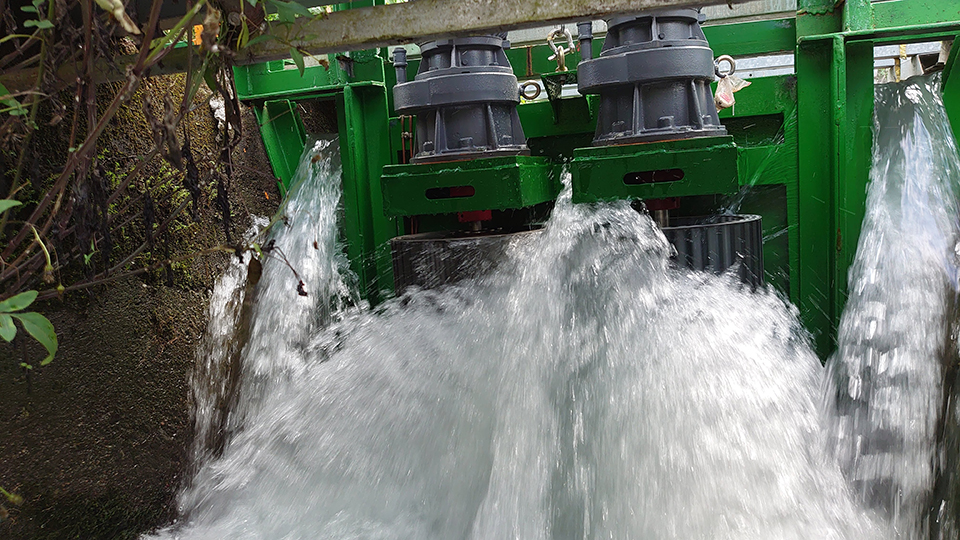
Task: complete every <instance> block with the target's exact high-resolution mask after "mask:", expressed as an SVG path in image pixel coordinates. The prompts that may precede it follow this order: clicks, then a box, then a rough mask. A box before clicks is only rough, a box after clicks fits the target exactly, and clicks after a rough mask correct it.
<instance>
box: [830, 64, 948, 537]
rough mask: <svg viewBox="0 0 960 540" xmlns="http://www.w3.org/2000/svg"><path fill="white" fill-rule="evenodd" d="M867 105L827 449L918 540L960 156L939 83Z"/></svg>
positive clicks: (944, 338) (933, 451) (869, 498)
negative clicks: (860, 206)
mask: <svg viewBox="0 0 960 540" xmlns="http://www.w3.org/2000/svg"><path fill="white" fill-rule="evenodd" d="M876 101H877V104H878V106H877V114H876V115H875V120H876V126H875V129H874V132H875V138H876V140H875V144H874V156H873V167H872V173H871V176H870V187H869V190H868V195H867V211H866V216H865V218H864V222H863V231H862V233H861V236H860V243H859V246H858V249H857V256H856V259H855V260H854V264H853V267H852V268H851V271H850V281H849V287H848V289H849V298H848V300H847V306H846V308H845V310H844V313H843V318H842V319H841V322H840V329H839V338H838V341H839V348H838V351H837V353H836V355H834V357H833V358H832V359H831V360H830V365H831V371H832V372H833V375H834V376H833V377H832V378H831V383H833V384H835V387H834V388H830V395H829V396H828V399H829V401H830V405H831V407H832V409H833V412H834V414H835V415H836V416H837V422H836V425H835V426H833V430H832V431H833V433H832V439H833V441H832V442H833V444H835V448H836V453H837V455H838V457H839V458H840V461H841V463H842V464H843V467H844V471H845V473H846V474H847V476H848V477H849V479H850V480H851V482H852V484H853V486H854V488H855V490H856V491H857V496H858V498H859V499H860V500H861V501H863V502H864V503H865V504H867V505H868V506H871V507H874V508H877V509H879V510H881V511H882V512H883V513H884V514H885V515H886V517H887V519H888V520H889V521H890V522H891V523H892V524H893V525H894V526H895V527H896V528H897V529H898V530H899V531H901V533H902V534H903V535H904V537H916V538H922V537H925V535H926V532H927V531H926V529H927V525H926V524H925V521H926V519H927V515H928V514H929V513H930V510H931V507H932V506H935V505H936V504H937V503H936V502H935V501H934V500H933V499H932V494H933V493H932V491H933V487H934V479H935V472H936V465H937V463H936V458H937V430H938V422H939V421H940V420H941V418H940V416H941V404H942V403H943V378H944V372H945V368H946V365H945V364H946V361H947V359H948V358H953V357H954V356H955V354H954V353H953V352H949V351H948V349H950V348H953V349H954V350H955V348H956V344H955V343H954V344H952V345H951V344H950V343H951V340H950V339H948V337H949V336H948V331H949V325H950V322H951V319H950V317H951V315H952V313H951V312H952V310H953V304H954V302H955V298H956V280H957V259H956V246H957V240H958V236H960V226H958V223H957V194H956V189H957V186H958V184H960V170H958V158H960V156H958V153H957V147H956V142H955V141H954V139H953V136H952V132H951V129H950V123H949V121H948V120H947V116H946V113H945V111H944V108H943V104H942V102H941V99H940V88H939V78H932V79H924V78H918V79H911V80H910V81H908V82H906V83H903V84H896V85H885V86H880V87H877V100H876ZM953 466H956V464H954V465H953Z"/></svg>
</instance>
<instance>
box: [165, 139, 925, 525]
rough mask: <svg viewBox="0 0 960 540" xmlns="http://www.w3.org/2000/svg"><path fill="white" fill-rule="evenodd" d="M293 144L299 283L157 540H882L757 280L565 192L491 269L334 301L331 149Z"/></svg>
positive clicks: (270, 281)
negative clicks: (316, 156) (537, 230)
mask: <svg viewBox="0 0 960 540" xmlns="http://www.w3.org/2000/svg"><path fill="white" fill-rule="evenodd" d="M313 151H314V150H313V149H311V150H308V152H307V153H305V159H304V165H303V166H302V168H301V176H302V177H303V178H306V179H308V180H307V181H306V182H305V183H304V185H303V186H301V187H300V188H299V190H298V191H295V192H294V193H295V194H294V195H293V199H292V202H291V203H290V204H291V206H290V207H289V208H290V210H288V211H287V215H288V218H289V220H290V224H289V226H288V228H287V229H285V230H284V231H282V232H279V231H278V233H277V234H278V236H277V244H278V245H279V246H281V247H282V249H283V251H284V253H286V255H287V259H288V261H289V262H290V264H291V265H292V266H293V268H295V269H297V271H298V272H300V273H301V274H302V275H306V274H307V273H308V272H315V273H312V274H310V275H309V276H308V277H309V279H307V278H304V282H305V284H306V288H307V290H308V293H309V294H310V296H308V297H306V298H303V297H300V296H297V293H296V290H295V288H296V280H295V279H294V278H293V277H292V273H291V271H290V270H289V268H287V267H286V265H284V264H283V263H281V262H280V261H278V260H275V259H274V260H269V261H267V263H266V264H265V265H264V272H263V278H262V280H261V283H260V286H259V289H258V291H257V293H256V294H257V304H256V308H255V310H254V313H253V322H252V327H251V328H252V331H251V341H250V343H249V344H248V345H247V347H246V349H245V350H244V352H243V355H242V361H243V362H242V363H243V367H242V370H241V379H242V380H241V383H240V390H239V392H240V393H239V398H238V411H236V412H232V413H231V422H232V424H231V425H232V428H231V429H232V431H231V437H230V438H229V440H228V442H227V444H226V446H225V448H224V451H223V454H222V456H221V457H220V458H219V459H213V460H207V461H205V462H204V463H203V464H202V466H201V467H200V468H199V471H198V473H197V475H196V477H195V479H194V481H193V482H192V484H191V485H190V486H189V487H188V488H187V489H186V490H185V491H184V493H183V494H182V496H181V498H180V504H181V511H182V517H181V519H180V520H179V522H178V523H176V524H174V525H173V526H171V527H170V528H169V529H167V530H164V531H161V532H160V533H158V535H157V537H159V538H167V539H172V538H182V539H225V538H230V539H238V540H240V539H271V540H273V539H289V540H292V539H328V538H329V539H349V538H356V539H398V540H399V539H438V540H440V539H443V540H446V539H506V538H516V539H523V540H527V539H531V540H535V539H545V540H546V539H557V540H568V539H614V538H616V539H620V538H623V539H643V540H645V539H650V540H660V539H684V540H687V539H744V540H746V539H759V540H778V539H785V540H786V539H791V540H792V539H796V540H809V539H857V540H867V539H883V538H891V539H892V538H898V533H897V531H896V530H895V527H892V526H891V525H890V524H889V523H888V521H887V520H886V519H884V514H883V512H882V511H880V510H877V509H875V508H871V507H870V506H869V505H866V504H863V502H862V498H861V497H860V496H859V492H858V491H857V489H856V488H854V489H851V487H850V486H851V484H850V483H848V481H847V478H846V477H845V475H844V469H843V468H842V467H841V463H842V464H844V465H847V462H846V461H843V460H839V461H838V460H837V459H836V457H835V456H834V449H835V448H836V446H837V445H836V444H834V440H833V438H832V437H833V436H834V435H835V434H834V432H833V431H831V430H829V429H827V428H828V427H829V426H831V425H834V424H833V423H832V420H831V418H832V417H831V416H825V415H824V414H823V409H822V399H821V396H822V385H823V381H824V378H825V370H824V368H823V367H822V366H821V364H820V361H819V359H818V358H817V357H816V355H815V354H814V353H813V352H812V351H811V349H810V346H809V344H808V337H807V335H806V333H805V332H804V330H803V329H802V327H801V326H800V324H799V322H798V317H797V312H796V309H795V308H793V307H792V306H791V305H789V304H788V303H787V302H785V301H784V300H783V299H782V298H781V297H780V296H779V295H777V294H776V293H775V292H772V291H764V290H761V291H758V292H750V291H749V289H747V288H743V287H741V286H740V285H739V283H737V282H736V281H735V279H734V278H733V277H731V276H720V277H715V276H712V275H705V274H695V273H690V272H681V271H677V270H673V269H671V268H670V265H669V255H670V247H669V245H668V244H667V242H666V240H665V239H664V238H663V236H662V234H661V233H660V232H659V230H658V229H657V228H656V227H655V226H654V224H653V222H652V221H651V220H650V219H649V218H648V217H647V216H644V215H641V214H638V213H637V212H635V211H633V210H632V209H631V208H630V206H629V204H628V203H626V202H624V203H616V204H607V205H596V206H592V205H577V206H574V205H572V204H571V202H570V194H569V191H566V192H565V193H564V194H562V196H561V198H560V201H558V204H557V206H556V208H555V210H554V212H553V215H552V217H551V219H550V221H549V223H548V224H547V226H546V228H545V231H544V232H543V233H542V234H541V235H539V237H538V238H536V239H535V240H533V241H530V242H525V243H520V244H518V245H516V246H514V247H513V250H512V252H511V253H510V254H509V260H508V261H507V262H506V263H505V264H503V265H502V266H501V267H500V268H499V269H498V270H497V271H496V272H495V273H493V274H492V275H490V276H488V277H486V278H484V279H482V280H479V281H475V282H465V283H462V284H461V285H459V286H456V287H449V288H446V289H444V290H441V291H414V292H411V293H409V294H407V295H405V296H404V297H402V298H400V299H397V300H394V301H391V302H388V303H387V304H385V305H384V306H381V307H379V308H377V309H376V310H374V311H370V310H362V309H353V310H348V309H344V308H345V307H346V306H350V305H353V304H355V303H356V300H355V298H356V296H355V294H354V293H351V292H350V291H351V286H350V285H349V283H350V282H351V280H350V278H349V272H348V271H347V270H346V268H347V267H346V264H345V260H344V259H343V257H342V255H341V253H342V252H341V251H340V246H339V245H338V243H337V235H336V214H337V211H336V206H337V201H338V195H337V193H338V191H337V186H338V184H339V170H338V168H337V164H336V163H335V161H334V160H333V157H334V156H335V154H336V152H335V148H334V147H328V148H326V149H325V150H324V149H321V151H320V152H321V156H322V157H321V159H320V160H319V161H318V162H317V163H311V161H312V159H311V156H312V155H313V154H312V152H313ZM293 208H296V209H297V211H296V212H294V211H293V210H292V209H293ZM299 212H303V213H304V214H307V215H310V216H311V217H309V218H303V219H300V218H298V216H299ZM871 226H874V225H871ZM314 241H317V242H318V247H317V248H314V247H313V242H314ZM314 263H317V266H316V267H311V268H313V269H312V270H307V267H309V266H310V265H312V264H314ZM917 290H920V288H918V289H917ZM931 294H940V293H939V292H938V291H935V292H934V293H931ZM317 314H319V315H317ZM848 318H849V317H848ZM845 320H847V319H845Z"/></svg>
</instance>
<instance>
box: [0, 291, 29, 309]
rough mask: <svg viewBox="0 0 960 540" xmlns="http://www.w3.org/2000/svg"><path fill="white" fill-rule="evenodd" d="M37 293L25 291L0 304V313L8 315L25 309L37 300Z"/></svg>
mask: <svg viewBox="0 0 960 540" xmlns="http://www.w3.org/2000/svg"><path fill="white" fill-rule="evenodd" d="M37 294H38V293H37V291H26V292H22V293H20V294H18V295H16V296H11V297H10V298H7V299H6V300H4V301H3V302H0V313H10V312H11V311H20V310H21V309H25V308H27V307H29V306H30V304H32V303H33V301H34V300H36V299H37Z"/></svg>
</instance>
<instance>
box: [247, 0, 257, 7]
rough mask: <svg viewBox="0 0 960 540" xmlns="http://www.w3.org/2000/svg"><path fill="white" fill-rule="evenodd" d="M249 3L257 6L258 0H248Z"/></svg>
mask: <svg viewBox="0 0 960 540" xmlns="http://www.w3.org/2000/svg"><path fill="white" fill-rule="evenodd" d="M247 3H248V4H250V5H251V6H253V7H257V0H247Z"/></svg>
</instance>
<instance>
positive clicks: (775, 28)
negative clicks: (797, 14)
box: [703, 18, 797, 57]
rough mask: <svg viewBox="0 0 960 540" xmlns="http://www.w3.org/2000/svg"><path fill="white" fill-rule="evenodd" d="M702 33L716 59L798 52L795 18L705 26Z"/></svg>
mask: <svg viewBox="0 0 960 540" xmlns="http://www.w3.org/2000/svg"><path fill="white" fill-rule="evenodd" d="M703 33H704V35H706V36H707V41H709V42H710V48H711V49H713V51H714V53H715V54H716V55H721V54H729V55H731V56H733V57H738V56H753V55H760V54H771V53H785V52H793V51H794V49H796V48H797V21H796V19H793V18H789V19H774V20H768V21H754V22H746V23H737V24H723V25H717V26H705V27H704V28H703Z"/></svg>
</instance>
